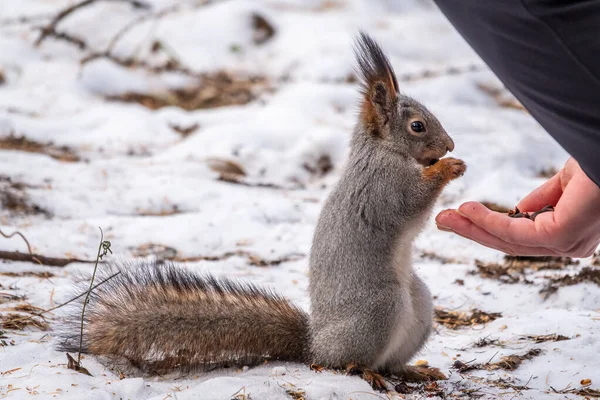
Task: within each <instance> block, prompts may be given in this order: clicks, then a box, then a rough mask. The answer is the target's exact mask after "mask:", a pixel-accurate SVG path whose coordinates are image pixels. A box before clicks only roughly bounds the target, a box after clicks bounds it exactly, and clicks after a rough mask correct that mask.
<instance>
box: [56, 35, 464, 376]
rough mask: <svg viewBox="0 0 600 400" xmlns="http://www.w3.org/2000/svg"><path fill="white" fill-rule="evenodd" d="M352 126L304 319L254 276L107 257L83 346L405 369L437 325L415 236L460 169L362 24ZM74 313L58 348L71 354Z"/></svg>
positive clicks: (241, 361)
mask: <svg viewBox="0 0 600 400" xmlns="http://www.w3.org/2000/svg"><path fill="white" fill-rule="evenodd" d="M355 53H356V58H357V64H358V65H357V72H358V73H359V75H360V85H361V91H360V94H361V102H360V112H359V120H358V123H357V125H356V127H355V129H354V132H353V136H352V139H351V142H350V153H349V158H348V160H347V162H346V165H345V167H344V169H343V173H342V176H341V179H340V180H339V182H338V183H337V185H336V186H335V188H334V189H333V190H332V191H331V193H330V194H329V197H328V198H327V200H326V202H325V204H324V206H323V209H322V211H321V214H320V217H319V219H318V223H317V226H316V230H315V233H314V238H313V242H312V247H311V251H310V260H309V264H310V271H309V292H310V302H311V307H310V308H311V311H310V314H309V313H306V312H305V311H303V310H302V309H300V308H299V307H297V306H295V305H293V304H291V303H290V302H289V301H288V300H286V299H285V298H284V297H282V296H280V295H278V294H275V293H273V292H271V291H270V290H267V289H265V288H260V287H257V286H255V285H253V284H249V283H243V282H237V281H234V280H230V279H226V278H216V277H214V276H210V275H208V276H207V275H198V274H194V273H192V272H190V271H188V270H186V269H184V268H182V267H179V266H176V265H173V264H169V263H165V264H159V263H157V262H141V263H138V264H137V265H119V264H113V265H112V266H109V267H108V269H107V270H106V271H104V272H103V274H104V277H108V276H112V275H113V274H114V273H115V271H116V275H115V276H113V277H112V279H109V280H107V281H106V282H105V283H104V284H103V285H102V286H100V287H98V288H97V289H95V290H93V291H92V292H91V296H90V299H89V303H88V305H87V308H86V313H85V325H84V329H83V338H82V339H81V340H82V341H83V352H87V353H90V354H94V355H103V356H112V357H117V358H118V357H122V358H124V359H126V360H128V362H130V363H131V364H132V365H134V366H136V367H138V368H140V369H142V370H143V371H145V372H147V373H152V374H156V373H159V374H160V373H166V372H169V371H173V370H176V369H184V370H185V369H187V370H190V369H213V368H215V367H221V366H229V365H253V364H256V363H259V362H261V361H263V360H265V359H271V360H285V361H295V362H302V363H312V364H316V365H320V366H324V367H330V368H346V367H348V366H349V365H355V366H358V367H359V368H362V369H364V370H371V371H373V372H374V373H377V374H380V373H386V374H395V375H402V374H403V373H404V372H406V368H407V367H406V364H407V362H408V361H409V360H410V359H411V358H412V357H413V356H414V355H415V354H416V353H417V352H418V351H419V350H420V349H421V348H422V347H423V345H424V343H425V342H426V340H427V339H428V337H429V335H430V332H431V329H432V322H433V306H432V299H431V294H430V292H429V290H428V288H427V286H426V285H425V283H424V282H423V281H422V280H421V279H420V278H419V277H418V276H417V275H416V274H415V272H414V271H413V267H412V259H411V250H412V245H413V241H414V239H415V237H416V236H417V234H418V233H419V232H420V230H421V229H422V227H423V226H424V224H425V222H426V221H427V219H428V218H429V216H430V214H431V209H432V207H433V204H434V202H435V201H436V199H437V197H438V195H439V194H440V193H441V191H442V189H443V188H444V186H446V184H447V183H448V182H450V181H451V180H453V179H456V178H458V177H460V176H462V175H463V173H464V172H465V170H466V165H465V163H464V162H463V161H461V160H458V159H455V158H449V157H446V158H442V157H444V156H445V155H446V153H447V152H449V151H452V150H453V149H454V142H453V141H452V139H451V138H450V137H449V136H448V134H447V133H446V131H445V130H444V128H443V127H442V125H441V124H440V122H439V121H438V119H437V118H436V117H435V116H434V115H433V114H432V113H431V112H430V111H428V110H427V108H425V106H423V105H422V104H421V103H419V102H417V101H416V100H414V99H412V98H410V97H408V96H406V95H405V94H403V93H401V92H400V90H399V86H398V81H397V79H396V76H395V74H394V70H393V69H392V66H391V65H390V62H389V60H388V58H387V57H386V55H385V54H384V52H383V50H382V49H381V47H380V46H379V45H378V44H377V42H375V41H374V40H373V39H372V38H371V37H370V36H368V35H367V34H365V33H363V32H360V33H359V36H358V38H357V40H356V45H355ZM80 315H81V312H80V311H78V312H77V313H75V314H74V315H73V316H72V319H71V322H72V326H71V325H68V324H67V329H65V331H64V332H63V333H61V334H60V337H61V339H62V340H61V341H60V345H59V347H60V348H61V349H62V350H66V351H79V348H80V343H79V342H80V327H79V323H80V318H81V317H80Z"/></svg>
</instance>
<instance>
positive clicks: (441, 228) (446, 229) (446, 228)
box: [437, 225, 453, 232]
mask: <svg viewBox="0 0 600 400" xmlns="http://www.w3.org/2000/svg"><path fill="white" fill-rule="evenodd" d="M437 228H438V229H439V230H440V231H444V232H453V230H452V229H450V228H449V227H447V226H443V225H437Z"/></svg>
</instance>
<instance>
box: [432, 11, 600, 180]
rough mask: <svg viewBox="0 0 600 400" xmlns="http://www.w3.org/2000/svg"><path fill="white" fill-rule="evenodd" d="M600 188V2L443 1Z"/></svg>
mask: <svg viewBox="0 0 600 400" xmlns="http://www.w3.org/2000/svg"><path fill="white" fill-rule="evenodd" d="M435 2H436V3H437V5H438V6H439V8H440V9H441V10H442V12H443V13H444V14H445V15H446V17H447V18H448V19H449V20H450V22H451V23H452V24H453V25H454V27H455V28H456V29H457V30H458V32H459V33H460V34H461V35H462V36H463V37H464V38H465V40H466V41H467V42H468V43H469V44H470V45H471V47H472V48H473V49H474V50H475V51H476V52H477V53H478V54H479V56H480V57H481V58H482V59H483V60H484V61H485V63H486V64H487V65H488V66H489V67H490V69H491V70H492V71H494V73H495V74H496V75H497V76H498V78H499V79H500V80H501V81H502V82H503V83H504V85H505V86H506V87H507V88H508V89H509V90H510V91H511V92H512V93H513V94H514V95H515V97H517V99H519V101H520V102H521V103H522V104H523V105H524V106H525V108H527V110H528V111H529V112H530V113H531V115H533V117H534V118H535V119H536V120H537V121H538V122H539V123H540V125H542V126H543V127H544V129H546V131H547V132H548V133H550V135H552V136H553V137H554V139H555V140H556V141H557V142H558V143H560V145H561V146H563V147H564V148H565V150H567V152H569V153H570V154H571V155H572V156H573V157H574V158H575V159H576V160H577V161H578V162H579V164H580V165H581V167H582V168H583V170H584V171H585V172H586V174H587V175H588V176H589V177H590V178H591V179H592V180H593V181H594V182H596V184H599V185H600V0H570V1H564V0H490V1H482V0H435Z"/></svg>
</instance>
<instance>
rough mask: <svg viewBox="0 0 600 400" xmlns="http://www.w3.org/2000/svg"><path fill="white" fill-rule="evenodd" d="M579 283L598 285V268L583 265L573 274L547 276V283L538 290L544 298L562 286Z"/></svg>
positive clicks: (599, 283) (599, 281)
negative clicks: (583, 266)
mask: <svg viewBox="0 0 600 400" xmlns="http://www.w3.org/2000/svg"><path fill="white" fill-rule="evenodd" d="M579 283H594V284H596V285H598V286H600V268H594V267H585V268H582V269H581V270H580V271H579V272H578V273H577V274H575V275H564V276H555V277H548V283H547V284H546V285H545V286H544V287H543V288H542V289H541V290H540V294H541V295H542V296H543V298H544V300H545V299H547V298H548V297H550V296H551V295H552V294H554V293H556V292H557V291H558V289H559V288H561V287H563V286H573V285H577V284H579Z"/></svg>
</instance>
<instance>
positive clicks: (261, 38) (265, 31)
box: [251, 13, 276, 45]
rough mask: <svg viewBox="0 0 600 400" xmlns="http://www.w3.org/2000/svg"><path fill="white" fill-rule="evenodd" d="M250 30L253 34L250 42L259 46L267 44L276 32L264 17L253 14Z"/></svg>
mask: <svg viewBox="0 0 600 400" xmlns="http://www.w3.org/2000/svg"><path fill="white" fill-rule="evenodd" d="M251 18H252V28H253V30H254V33H253V35H252V40H253V41H254V44H256V45H261V44H265V43H267V42H268V41H269V40H271V39H272V38H273V36H275V33H276V30H275V27H274V26H273V24H272V23H271V22H269V20H268V19H266V18H265V17H264V16H262V15H260V14H257V13H254V14H252V17H251Z"/></svg>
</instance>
